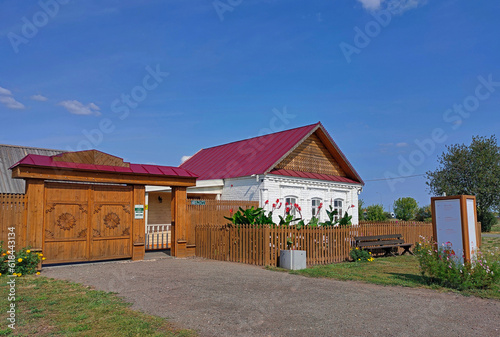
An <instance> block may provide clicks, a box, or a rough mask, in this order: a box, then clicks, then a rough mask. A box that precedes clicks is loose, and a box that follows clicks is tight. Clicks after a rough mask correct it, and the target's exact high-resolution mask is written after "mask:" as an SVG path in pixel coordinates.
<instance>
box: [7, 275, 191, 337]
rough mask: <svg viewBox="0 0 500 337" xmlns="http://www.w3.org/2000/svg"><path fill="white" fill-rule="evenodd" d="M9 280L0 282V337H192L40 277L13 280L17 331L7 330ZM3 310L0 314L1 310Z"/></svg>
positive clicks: (101, 295) (100, 296) (96, 294)
mask: <svg viewBox="0 0 500 337" xmlns="http://www.w3.org/2000/svg"><path fill="white" fill-rule="evenodd" d="M7 281H8V277H5V276H2V277H1V278H0V308H2V311H3V312H4V314H3V315H2V317H3V318H4V319H2V323H1V325H0V336H6V335H11V336H61V335H63V336H193V335H194V333H193V332H191V331H188V330H176V329H174V328H173V327H172V326H171V325H170V324H169V323H168V322H167V321H166V320H165V319H163V318H160V317H155V316H150V315H146V314H143V313H140V312H137V311H133V310H131V309H130V308H129V304H128V303H126V302H124V301H123V300H122V299H120V298H118V297H117V296H116V295H115V294H113V293H107V292H103V291H97V290H92V289H90V288H89V287H85V286H82V285H79V284H75V283H70V282H66V281H58V280H53V279H48V278H45V277H36V276H26V277H21V278H16V302H15V303H16V329H15V330H11V329H10V328H8V326H7V320H6V319H5V318H6V311H7V308H8V306H9V303H10V302H8V299H7V293H8V291H9V289H8V286H7ZM3 309H5V310H3Z"/></svg>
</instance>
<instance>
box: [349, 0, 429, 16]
mask: <svg viewBox="0 0 500 337" xmlns="http://www.w3.org/2000/svg"><path fill="white" fill-rule="evenodd" d="M357 1H358V2H360V3H361V4H362V5H363V7H364V8H365V9H366V10H369V11H377V10H379V9H387V10H389V11H390V12H391V13H392V14H402V13H404V12H406V11H408V10H410V9H413V8H417V7H419V6H421V5H425V4H426V3H427V0H357Z"/></svg>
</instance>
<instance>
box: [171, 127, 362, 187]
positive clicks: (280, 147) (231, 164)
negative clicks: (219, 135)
mask: <svg viewBox="0 0 500 337" xmlns="http://www.w3.org/2000/svg"><path fill="white" fill-rule="evenodd" d="M318 129H321V131H322V132H324V134H325V135H326V136H327V138H328V139H329V140H330V142H331V143H332V144H333V146H334V147H335V149H336V151H338V153H339V154H340V156H341V157H342V158H343V160H344V162H345V164H346V165H347V167H348V168H349V171H350V172H351V175H352V177H351V178H352V179H349V178H343V177H337V178H333V177H335V176H327V175H316V177H314V178H312V179H321V180H330V181H342V179H345V180H349V181H345V182H352V183H355V184H363V180H362V179H361V177H360V176H359V175H358V173H357V172H356V170H354V168H353V167H352V165H351V164H350V163H349V161H348V160H347V158H346V157H345V155H344V154H343V153H342V151H340V149H339V148H338V146H337V145H336V144H335V142H334V141H333V140H332V139H331V137H330V135H329V134H328V132H326V130H325V129H324V128H323V126H322V125H321V123H319V122H318V123H316V124H311V125H306V126H303V127H299V128H296V129H291V130H286V131H282V132H277V133H272V134H269V135H265V136H260V137H255V138H250V139H245V140H241V141H237V142H233V143H229V144H224V145H219V146H215V147H211V148H208V149H202V150H200V151H198V152H197V153H196V154H195V155H194V156H192V157H191V158H190V159H188V160H187V161H185V162H184V163H183V164H181V165H180V167H181V168H184V169H187V170H189V171H191V172H193V173H195V174H197V175H198V177H199V178H198V179H199V180H209V179H225V178H236V177H245V176H251V175H253V174H265V173H271V174H279V175H287V176H296V177H303V178H306V177H305V176H303V175H304V174H308V175H311V174H312V173H305V172H300V173H297V172H295V171H288V170H274V171H271V170H272V169H273V168H274V166H275V165H276V164H277V163H278V162H279V161H281V160H282V159H283V157H284V156H286V155H287V154H288V153H289V152H290V151H291V150H293V149H294V148H295V147H296V146H298V145H299V144H300V143H302V142H303V141H304V140H305V139H307V137H309V136H310V135H311V134H312V133H314V132H315V131H316V130H318ZM293 172H295V173H293ZM293 174H295V175H293ZM319 176H322V177H321V178H320V177H319Z"/></svg>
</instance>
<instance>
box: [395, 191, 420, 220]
mask: <svg viewBox="0 0 500 337" xmlns="http://www.w3.org/2000/svg"><path fill="white" fill-rule="evenodd" d="M417 211H418V204H417V201H416V200H415V199H413V198H411V197H407V198H399V199H398V200H396V201H394V214H396V218H398V219H401V220H403V221H408V220H413V219H415V214H416V213H417Z"/></svg>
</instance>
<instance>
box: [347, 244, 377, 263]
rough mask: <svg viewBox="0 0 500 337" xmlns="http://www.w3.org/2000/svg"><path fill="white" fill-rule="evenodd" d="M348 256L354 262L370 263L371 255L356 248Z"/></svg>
mask: <svg viewBox="0 0 500 337" xmlns="http://www.w3.org/2000/svg"><path fill="white" fill-rule="evenodd" d="M349 256H350V257H351V259H352V260H353V261H354V262H372V261H373V257H372V253H370V252H368V251H366V250H363V249H359V248H358V247H356V248H353V249H351V252H350V253H349Z"/></svg>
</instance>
